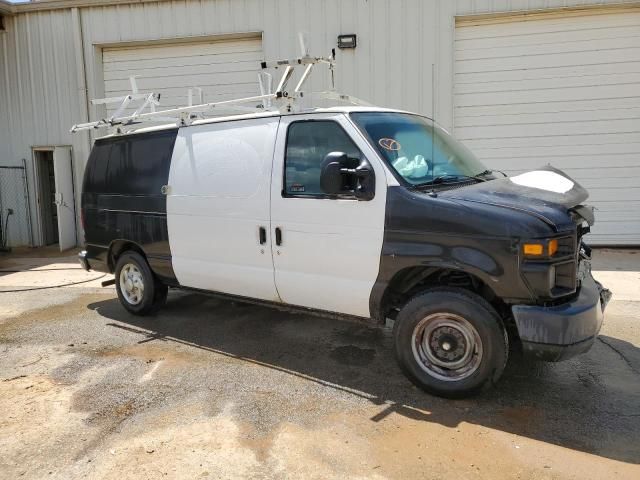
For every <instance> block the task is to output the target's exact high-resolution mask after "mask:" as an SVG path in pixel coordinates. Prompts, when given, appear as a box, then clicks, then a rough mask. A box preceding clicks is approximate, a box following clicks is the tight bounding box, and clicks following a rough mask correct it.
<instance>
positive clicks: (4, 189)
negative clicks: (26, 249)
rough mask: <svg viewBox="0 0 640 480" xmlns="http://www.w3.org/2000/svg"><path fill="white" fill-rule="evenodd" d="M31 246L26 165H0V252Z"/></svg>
mask: <svg viewBox="0 0 640 480" xmlns="http://www.w3.org/2000/svg"><path fill="white" fill-rule="evenodd" d="M26 245H28V246H33V238H32V229H31V212H30V210H29V186H28V184H27V170H26V165H24V164H23V165H22V166H5V165H0V251H2V250H7V249H9V248H10V247H19V246H26Z"/></svg>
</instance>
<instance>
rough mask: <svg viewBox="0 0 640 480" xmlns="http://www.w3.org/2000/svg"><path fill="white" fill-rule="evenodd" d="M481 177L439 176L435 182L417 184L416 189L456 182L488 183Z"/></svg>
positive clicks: (448, 174) (449, 174)
mask: <svg viewBox="0 0 640 480" xmlns="http://www.w3.org/2000/svg"><path fill="white" fill-rule="evenodd" d="M479 175H482V174H481V173H480V174H478V175H474V176H470V175H454V174H451V173H447V174H446V175H439V176H437V177H435V178H434V179H433V180H429V181H428V182H422V183H417V184H415V185H414V187H418V188H420V187H426V186H429V185H438V184H442V183H455V182H463V181H465V180H478V181H480V182H486V181H487V180H486V179H484V178H479Z"/></svg>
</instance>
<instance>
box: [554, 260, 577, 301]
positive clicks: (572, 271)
mask: <svg viewBox="0 0 640 480" xmlns="http://www.w3.org/2000/svg"><path fill="white" fill-rule="evenodd" d="M555 268H556V282H555V286H554V288H553V290H554V291H555V292H554V293H561V292H562V291H566V290H571V291H573V290H575V288H576V281H577V272H576V262H575V260H570V261H568V262H564V263H559V264H556V265H555Z"/></svg>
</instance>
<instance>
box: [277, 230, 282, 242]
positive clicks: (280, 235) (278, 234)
mask: <svg viewBox="0 0 640 480" xmlns="http://www.w3.org/2000/svg"><path fill="white" fill-rule="evenodd" d="M276 245H278V246H280V245H282V229H281V228H280V227H276Z"/></svg>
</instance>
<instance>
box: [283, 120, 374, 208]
mask: <svg viewBox="0 0 640 480" xmlns="http://www.w3.org/2000/svg"><path fill="white" fill-rule="evenodd" d="M331 152H343V153H346V154H347V155H348V156H349V157H352V158H358V159H362V158H363V155H362V153H361V152H360V150H359V149H358V147H356V145H355V144H354V143H353V141H352V140H351V138H349V135H347V133H346V132H345V131H344V130H343V128H342V127H341V126H340V125H339V124H338V123H336V122H334V121H332V120H302V121H299V122H293V123H291V125H289V130H288V131H287V148H286V152H285V159H284V191H283V196H285V197H324V196H325V194H324V192H323V191H322V189H321V188H320V165H321V164H322V161H323V160H324V158H325V157H326V156H327V154H329V153H331Z"/></svg>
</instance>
